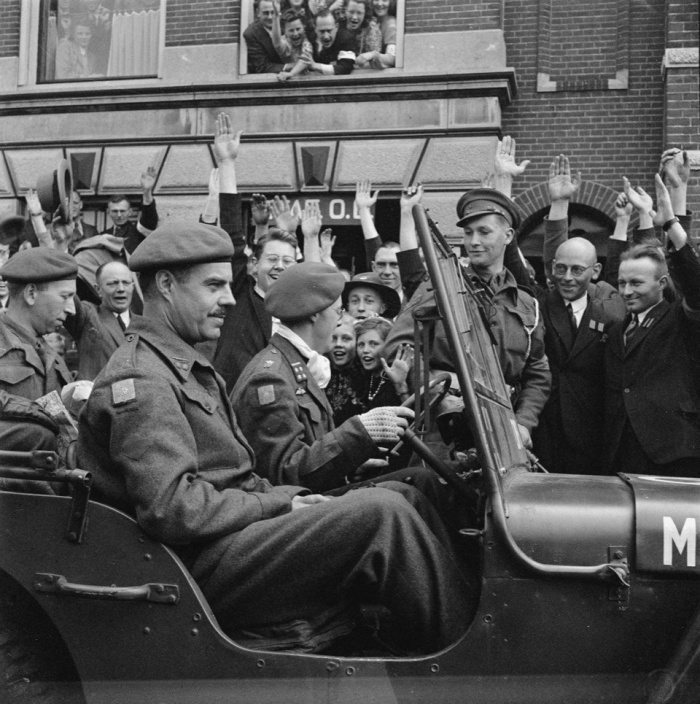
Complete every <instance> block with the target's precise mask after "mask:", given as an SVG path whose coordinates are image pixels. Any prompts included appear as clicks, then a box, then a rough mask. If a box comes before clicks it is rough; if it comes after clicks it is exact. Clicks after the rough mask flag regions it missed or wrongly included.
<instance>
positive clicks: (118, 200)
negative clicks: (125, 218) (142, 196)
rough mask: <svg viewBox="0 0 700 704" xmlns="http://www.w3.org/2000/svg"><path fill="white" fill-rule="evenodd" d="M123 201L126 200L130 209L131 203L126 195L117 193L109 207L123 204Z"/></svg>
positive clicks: (110, 200)
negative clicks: (112, 204) (113, 204)
mask: <svg viewBox="0 0 700 704" xmlns="http://www.w3.org/2000/svg"><path fill="white" fill-rule="evenodd" d="M123 200H125V201H126V202H127V203H128V204H129V207H131V201H130V200H129V199H128V198H127V197H126V195H124V193H115V194H114V195H113V196H112V197H111V198H110V199H109V200H108V201H107V205H109V204H110V203H121V202H122V201H123Z"/></svg>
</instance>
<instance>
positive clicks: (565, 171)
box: [549, 154, 581, 201]
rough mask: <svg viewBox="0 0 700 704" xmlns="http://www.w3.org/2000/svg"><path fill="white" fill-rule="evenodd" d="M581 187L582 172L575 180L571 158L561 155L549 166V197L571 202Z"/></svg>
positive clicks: (553, 199)
mask: <svg viewBox="0 0 700 704" xmlns="http://www.w3.org/2000/svg"><path fill="white" fill-rule="evenodd" d="M580 185H581V172H580V171H579V172H578V173H577V174H576V175H575V176H574V177H573V178H572V177H571V168H570V166H569V157H567V156H565V155H564V154H560V155H559V156H557V157H554V161H552V163H551V164H550V165H549V197H550V199H551V200H552V201H555V200H571V198H573V196H574V195H575V194H576V192H577V191H578V189H579V186H580Z"/></svg>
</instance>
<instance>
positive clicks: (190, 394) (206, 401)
mask: <svg viewBox="0 0 700 704" xmlns="http://www.w3.org/2000/svg"><path fill="white" fill-rule="evenodd" d="M182 395H183V396H184V397H185V400H186V402H187V403H190V404H194V406H195V408H197V409H201V410H202V411H204V412H205V413H206V414H207V415H210V416H211V415H213V414H214V412H215V411H216V408H217V405H218V404H217V402H216V400H215V399H213V398H212V397H211V396H209V394H207V393H204V392H203V391H197V390H195V389H182ZM183 410H185V409H183Z"/></svg>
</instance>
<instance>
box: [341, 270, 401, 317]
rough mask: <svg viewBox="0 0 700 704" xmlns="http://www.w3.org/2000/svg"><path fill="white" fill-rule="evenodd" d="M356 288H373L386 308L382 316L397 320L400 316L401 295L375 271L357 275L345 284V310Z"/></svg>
mask: <svg viewBox="0 0 700 704" xmlns="http://www.w3.org/2000/svg"><path fill="white" fill-rule="evenodd" d="M356 288H371V289H373V290H374V291H376V292H377V293H378V294H379V296H380V297H381V299H382V301H383V302H384V305H385V306H386V310H385V311H384V312H383V313H382V316H384V317H385V318H395V317H396V316H397V315H398V314H399V311H400V310H401V299H400V298H399V294H398V293H396V291H395V290H394V289H393V288H391V286H387V285H386V284H384V283H382V280H381V278H380V276H379V274H376V273H375V272H373V271H367V272H364V273H362V274H355V276H353V277H352V279H350V281H348V282H347V283H346V284H345V288H344V290H343V308H347V307H348V297H349V296H350V292H351V291H352V290H353V289H356Z"/></svg>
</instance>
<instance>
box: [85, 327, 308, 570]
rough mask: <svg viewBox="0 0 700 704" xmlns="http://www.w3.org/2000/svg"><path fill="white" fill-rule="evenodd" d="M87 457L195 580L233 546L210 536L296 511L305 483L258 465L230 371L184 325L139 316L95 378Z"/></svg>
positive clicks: (109, 492) (108, 494)
mask: <svg viewBox="0 0 700 704" xmlns="http://www.w3.org/2000/svg"><path fill="white" fill-rule="evenodd" d="M78 457H79V461H80V466H81V467H89V468H90V470H91V471H92V472H94V477H95V479H94V488H95V495H96V498H98V499H99V500H102V501H105V502H106V503H108V504H110V505H112V506H115V507H117V508H120V509H122V510H124V511H126V512H128V513H131V514H132V515H135V516H136V520H137V521H138V523H139V525H140V526H141V527H142V528H143V529H144V530H145V531H147V532H148V533H150V534H151V535H152V536H154V537H155V538H157V539H159V540H161V541H163V542H165V543H167V544H169V545H171V546H173V547H174V548H175V549H176V551H177V552H178V553H179V554H180V556H181V557H182V559H183V560H184V561H185V563H186V564H187V565H188V567H190V569H191V570H192V571H193V575H194V576H195V578H197V577H198V575H201V574H203V573H206V572H207V570H208V569H210V568H213V565H214V560H218V558H215V557H214V555H216V554H218V552H219V550H221V549H223V548H222V547H221V546H219V547H218V548H215V549H214V550H213V551H212V553H211V554H209V553H207V552H206V550H205V546H206V545H207V544H212V545H214V546H216V543H217V541H218V539H221V538H225V537H226V536H229V535H230V534H232V533H235V532H236V531H240V530H242V529H243V528H245V527H247V526H248V525H250V524H252V523H255V522H256V521H260V520H263V519H266V518H273V517H276V516H280V515H283V514H286V513H289V512H290V511H291V499H292V497H293V496H295V495H296V494H299V493H301V492H302V491H303V489H302V488H301V487H289V486H280V487H273V486H272V485H271V484H270V483H269V482H268V481H266V480H264V479H261V478H260V477H259V476H257V475H256V474H255V473H254V471H253V470H254V456H253V452H252V450H251V448H250V446H249V445H248V443H247V442H246V440H245V438H244V437H243V435H242V433H241V431H240V429H239V427H238V425H237V423H236V420H235V417H234V415H233V411H232V409H231V406H230V404H229V403H228V399H227V398H226V393H225V388H224V384H223V381H222V379H221V377H220V376H219V375H218V374H217V373H216V372H215V371H214V368H213V367H212V366H211V365H210V364H209V362H208V361H207V360H206V358H204V357H203V356H202V355H201V354H200V353H198V352H196V351H195V350H194V348H192V347H191V346H190V345H188V344H186V343H185V342H184V341H183V340H181V339H180V338H179V337H178V336H177V335H176V334H175V333H174V332H172V331H171V330H169V329H168V328H167V327H165V326H164V325H162V324H160V323H158V322H155V321H150V320H146V319H144V318H141V319H134V320H133V321H132V325H131V326H130V329H129V334H128V336H127V341H126V342H125V343H124V344H123V345H122V346H121V347H120V348H119V349H118V350H117V351H116V352H115V353H114V355H113V356H112V358H111V359H110V361H109V363H108V364H107V366H106V367H105V369H104V370H103V371H102V372H101V373H100V374H99V375H98V377H97V379H96V380H95V386H94V388H93V391H92V394H91V395H90V398H89V400H88V402H87V404H86V407H85V408H84V410H83V412H82V413H81V415H80V434H79V440H78ZM218 542H221V541H218ZM200 553H201V554H200ZM194 563H196V567H195V568H194V569H193V565H194Z"/></svg>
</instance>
